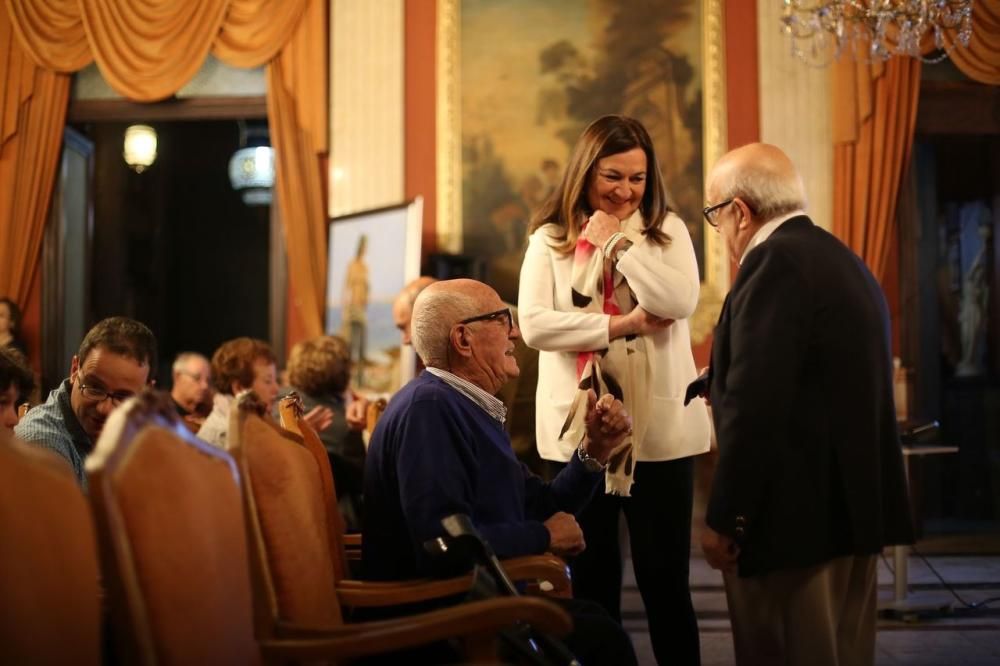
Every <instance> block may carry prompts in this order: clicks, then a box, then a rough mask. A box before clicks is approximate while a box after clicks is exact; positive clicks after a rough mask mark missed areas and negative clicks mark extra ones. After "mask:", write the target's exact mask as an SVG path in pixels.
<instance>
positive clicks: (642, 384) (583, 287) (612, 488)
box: [559, 225, 650, 497]
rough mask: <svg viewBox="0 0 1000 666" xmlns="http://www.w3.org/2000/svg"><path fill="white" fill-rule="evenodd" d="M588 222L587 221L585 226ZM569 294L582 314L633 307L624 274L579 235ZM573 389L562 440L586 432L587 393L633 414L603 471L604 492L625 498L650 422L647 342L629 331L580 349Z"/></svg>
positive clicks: (623, 311) (576, 438)
mask: <svg viewBox="0 0 1000 666" xmlns="http://www.w3.org/2000/svg"><path fill="white" fill-rule="evenodd" d="M584 226H586V225H584ZM571 286H572V290H573V293H572V298H573V305H574V307H576V308H578V309H579V310H582V311H584V312H600V313H604V314H610V315H612V316H614V315H620V314H626V313H628V312H630V311H631V310H632V309H633V308H634V307H635V306H636V300H635V295H634V294H633V293H632V290H631V289H630V288H629V286H628V282H626V281H625V277H624V276H623V275H622V274H621V273H619V272H618V271H617V269H616V268H615V262H614V261H611V260H607V259H605V257H604V253H603V252H602V251H601V248H599V247H597V246H595V245H594V244H592V243H591V242H590V241H588V240H586V239H585V238H584V237H583V236H582V235H581V236H580V238H579V239H577V241H576V251H575V253H574V255H573V272H572V282H571ZM576 374H577V379H578V383H577V393H576V396H575V397H574V399H573V403H572V404H571V405H570V408H569V413H568V414H567V416H566V421H565V423H564V424H563V427H562V429H561V430H560V433H559V439H560V440H566V441H569V442H573V443H575V444H579V443H580V442H582V441H583V438H584V436H585V434H586V426H585V423H584V418H585V416H586V412H587V391H588V390H590V389H594V392H595V393H597V395H598V397H600V396H601V395H603V394H604V393H610V394H611V395H613V396H614V397H615V398H617V399H618V400H621V401H622V403H623V404H624V405H625V409H626V410H627V411H628V413H629V415H630V416H631V417H632V432H631V433H630V434H629V435H628V436H626V437H625V440H624V441H623V442H622V443H621V444H620V445H619V446H618V447H617V448H616V449H615V450H614V451H613V452H612V453H611V457H610V459H609V461H608V470H607V472H606V474H605V492H607V493H609V494H613V495H622V496H624V497H628V496H629V495H630V491H631V488H632V477H633V474H634V473H635V462H636V460H637V458H638V447H639V445H640V444H641V442H642V440H643V438H644V436H645V434H646V425H647V423H648V422H649V405H650V401H649V382H650V367H649V357H648V355H647V354H646V340H645V339H644V338H643V337H642V336H638V335H629V336H625V337H622V338H616V339H614V340H611V342H610V343H609V345H608V348H607V349H602V350H598V351H592V352H579V353H578V354H577V358H576Z"/></svg>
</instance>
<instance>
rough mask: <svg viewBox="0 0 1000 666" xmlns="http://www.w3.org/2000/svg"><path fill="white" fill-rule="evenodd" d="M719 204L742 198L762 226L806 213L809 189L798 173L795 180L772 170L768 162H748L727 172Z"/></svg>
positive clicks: (718, 185) (721, 187)
mask: <svg viewBox="0 0 1000 666" xmlns="http://www.w3.org/2000/svg"><path fill="white" fill-rule="evenodd" d="M717 187H718V192H719V201H720V202H721V201H726V200H727V199H733V198H735V197H739V198H740V199H742V200H743V201H744V202H745V203H746V204H747V205H748V206H750V208H751V210H752V211H753V214H754V216H755V217H756V218H757V219H759V220H760V221H761V222H768V221H770V220H773V219H774V218H776V217H778V216H780V215H786V214H788V213H791V212H792V211H794V210H800V209H801V210H805V209H806V205H807V203H808V202H807V201H806V188H805V185H804V184H803V183H802V177H801V176H799V174H798V173H795V174H793V175H792V176H790V175H788V174H783V173H781V172H779V171H777V170H775V169H773V168H772V164H771V163H770V162H769V161H767V160H760V161H749V162H748V163H747V164H746V165H741V167H740V168H730V169H726V170H725V171H724V172H723V173H722V174H721V176H720V178H719V181H718V183H717Z"/></svg>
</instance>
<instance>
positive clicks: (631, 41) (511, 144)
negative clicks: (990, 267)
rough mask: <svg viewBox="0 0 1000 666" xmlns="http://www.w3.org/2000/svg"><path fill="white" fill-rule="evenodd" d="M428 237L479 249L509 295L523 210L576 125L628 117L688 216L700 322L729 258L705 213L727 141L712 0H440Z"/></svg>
mask: <svg viewBox="0 0 1000 666" xmlns="http://www.w3.org/2000/svg"><path fill="white" fill-rule="evenodd" d="M438 11H439V15H438V20H439V23H438V58H439V60H438V118H437V130H438V144H439V145H438V174H437V176H438V178H437V180H438V213H437V215H438V218H437V229H438V243H439V246H441V247H443V248H445V249H447V250H449V251H453V252H462V253H463V254H468V255H473V256H477V257H482V258H484V259H485V260H486V265H487V278H488V280H489V282H490V283H491V284H492V285H493V286H494V287H495V288H496V289H497V291H498V292H499V293H500V295H501V297H503V298H504V299H505V300H508V301H511V302H513V301H514V300H515V299H516V298H517V280H518V273H519V270H520V265H521V259H522V257H523V255H524V248H525V244H526V234H527V226H528V221H529V219H530V216H531V214H532V212H533V211H534V210H535V209H536V208H537V207H538V206H539V205H540V204H541V203H542V201H543V200H544V199H545V197H546V196H548V194H549V192H551V191H552V189H553V188H554V187H555V185H556V184H557V183H558V181H559V179H560V178H561V176H562V172H563V169H564V167H565V165H566V162H567V160H568V158H569V153H570V150H571V148H572V146H573V143H574V142H575V141H576V139H577V137H578V136H579V135H580V133H581V132H582V131H583V129H584V128H585V127H586V126H587V125H588V124H589V123H590V122H591V121H592V120H594V119H596V118H598V117H599V116H602V115H605V114H608V113H623V114H626V115H630V116H633V117H635V118H638V119H639V120H640V121H641V122H642V123H643V124H644V125H645V126H646V128H647V129H648V130H649V132H650V135H651V136H652V138H653V141H654V143H655V145H656V151H657V156H658V158H659V159H660V168H661V171H662V173H663V175H664V179H665V180H666V183H667V189H668V193H669V196H670V199H671V204H672V206H673V207H674V208H675V209H676V210H678V211H679V213H680V215H681V217H682V218H683V219H684V220H685V221H686V222H687V224H688V229H689V231H690V233H691V237H692V239H693V241H694V244H695V250H696V253H697V255H698V263H699V267H700V270H701V275H702V280H703V285H702V294H701V302H700V305H699V310H698V312H697V313H696V315H695V317H694V318H693V321H692V337H693V339H694V341H695V342H696V343H697V342H700V341H701V340H702V339H704V338H705V336H706V335H708V334H709V333H710V332H711V329H712V327H713V326H714V324H715V320H716V317H717V316H718V312H719V308H720V307H721V303H722V298H723V294H724V292H725V287H724V285H727V284H728V269H729V263H728V260H727V259H726V258H725V256H724V252H723V249H722V247H721V243H720V242H719V239H718V238H717V234H716V233H714V232H712V231H711V229H710V228H709V227H707V225H706V224H705V223H704V220H703V218H702V215H701V209H702V207H703V206H704V203H703V199H704V179H705V174H706V170H707V169H708V168H709V167H710V166H711V165H712V164H713V163H714V161H715V160H716V159H717V158H718V157H720V156H721V155H722V153H723V152H724V150H725V145H724V138H723V137H724V136H725V116H724V109H725V100H724V94H725V93H724V90H725V87H724V80H723V53H722V44H723V41H722V40H723V29H722V11H723V6H722V0H670V1H669V2H667V1H662V0H657V1H647V0H588V1H587V2H583V1H581V0H438Z"/></svg>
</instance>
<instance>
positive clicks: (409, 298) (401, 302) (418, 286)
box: [392, 275, 437, 345]
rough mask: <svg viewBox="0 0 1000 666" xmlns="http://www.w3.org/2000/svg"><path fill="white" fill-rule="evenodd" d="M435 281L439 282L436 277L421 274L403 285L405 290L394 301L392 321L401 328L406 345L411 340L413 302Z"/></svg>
mask: <svg viewBox="0 0 1000 666" xmlns="http://www.w3.org/2000/svg"><path fill="white" fill-rule="evenodd" d="M435 282H437V280H436V279H435V278H432V277H430V276H427V275H421V276H420V277H418V278H417V279H415V280H411V281H410V282H409V283H407V285H406V286H405V287H403V290H402V291H400V292H399V295H398V296H396V300H394V301H393V302H392V321H393V323H395V324H396V328H397V329H399V335H400V337H401V338H402V341H403V344H404V345H408V344H410V342H411V338H410V320H411V319H412V317H413V303H414V302H415V301H416V300H417V296H419V295H420V292H421V291H423V290H424V289H425V288H426V287H427V286H429V285H431V284H434V283H435Z"/></svg>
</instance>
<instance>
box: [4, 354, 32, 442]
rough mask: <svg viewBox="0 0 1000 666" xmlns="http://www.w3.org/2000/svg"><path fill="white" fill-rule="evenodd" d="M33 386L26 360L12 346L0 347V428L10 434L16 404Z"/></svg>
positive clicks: (13, 423) (14, 423)
mask: <svg viewBox="0 0 1000 666" xmlns="http://www.w3.org/2000/svg"><path fill="white" fill-rule="evenodd" d="M34 388H35V377H34V375H32V374H31V369H30V368H29V367H28V361H27V359H25V358H24V355H23V354H21V352H19V351H18V350H17V349H15V348H13V347H0V430H2V431H3V432H4V433H5V434H8V435H9V434H10V433H11V432H12V431H13V428H14V426H16V425H17V406H18V405H19V404H21V402H22V401H24V400H25V399H26V398H27V397H28V394H29V393H31V391H32V390H33V389H34Z"/></svg>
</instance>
